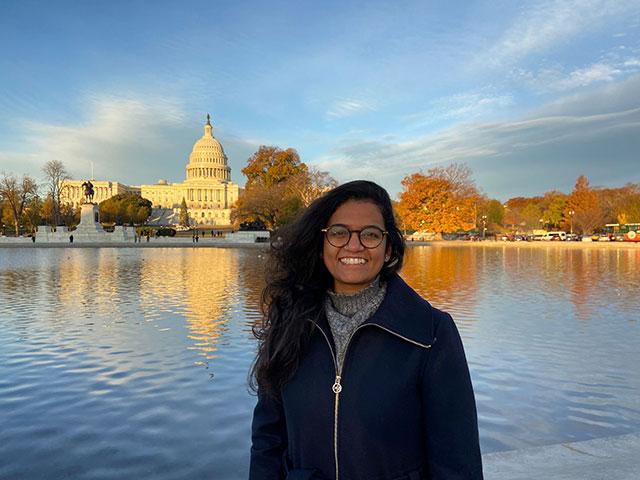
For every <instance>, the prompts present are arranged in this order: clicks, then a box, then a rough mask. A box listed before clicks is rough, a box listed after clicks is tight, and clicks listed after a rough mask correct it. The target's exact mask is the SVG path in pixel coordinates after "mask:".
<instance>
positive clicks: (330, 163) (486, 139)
mask: <svg viewBox="0 0 640 480" xmlns="http://www.w3.org/2000/svg"><path fill="white" fill-rule="evenodd" d="M639 93H640V78H638V79H636V80H635V81H633V82H627V83H626V84H625V85H623V86H618V91H617V93H616V95H617V97H618V98H619V99H620V102H621V103H624V100H623V99H626V100H627V101H629V100H630V99H633V98H635V100H631V101H630V103H628V104H627V107H626V108H619V109H617V110H615V111H607V110H606V108H607V107H606V106H605V102H604V101H598V100H597V99H596V98H595V97H597V96H602V97H603V99H606V98H607V96H608V95H610V94H611V92H608V91H606V89H603V90H602V91H600V92H596V93H594V92H591V93H589V95H582V96H580V97H578V96H576V97H572V99H571V101H567V102H566V103H565V104H564V111H565V112H567V113H565V114H559V113H557V106H556V105H551V106H550V107H549V108H548V109H547V110H546V111H545V109H539V110H538V111H537V112H536V114H535V115H531V116H529V117H521V118H520V119H517V120H512V121H503V122H491V123H489V122H479V123H466V124H458V125H456V126H453V127H450V128H447V129H445V130H442V131H440V132H437V133H434V134H429V135H426V136H422V137H417V138H415V139H413V140H411V141H407V142H396V143H393V142H382V141H380V140H377V139H373V140H372V139H361V140H359V141H352V142H350V143H348V144H344V145H342V146H340V147H339V148H337V149H335V150H334V151H332V152H330V154H328V155H326V156H325V157H323V158H321V159H318V164H319V166H320V167H321V168H323V169H327V170H329V171H331V172H332V174H334V175H335V176H336V177H337V178H339V179H340V180H342V181H344V180H349V179H354V178H380V179H381V181H383V183H385V184H387V185H389V186H390V188H391V189H392V190H394V191H397V189H398V186H399V180H400V179H401V178H402V176H404V175H406V174H409V173H413V172H415V171H418V170H421V169H426V168H430V167H431V166H434V165H438V164H446V163H450V162H468V163H469V164H471V165H472V166H473V165H476V166H477V165H485V166H486V165H487V164H490V165H492V168H497V170H496V171H495V172H494V173H493V175H492V173H491V171H487V170H486V169H485V170H484V171H483V174H484V176H485V177H484V178H487V175H488V177H489V178H491V177H493V180H492V183H493V185H492V187H493V188H492V189H493V190H495V189H497V190H500V189H501V188H505V189H506V188H511V189H512V190H515V191H518V189H520V190H521V191H522V188H524V187H525V185H526V186H532V185H536V184H538V185H542V184H543V183H544V182H545V181H546V182H547V183H549V181H550V180H552V179H550V178H549V169H554V172H555V173H554V175H556V174H558V175H559V174H560V173H567V175H569V177H570V179H571V181H573V180H574V179H575V176H574V175H577V173H576V172H577V170H576V168H577V167H578V165H581V164H584V165H585V166H586V165H587V164H588V162H589V156H588V155H587V156H585V157H584V158H575V155H576V154H575V150H576V149H580V148H581V146H583V145H589V144H590V142H592V141H593V140H594V139H598V141H599V142H600V145H607V146H610V145H612V144H614V143H616V142H617V140H616V141H614V140H613V139H615V138H618V137H619V136H620V135H622V136H623V138H626V139H627V140H628V138H629V135H631V132H634V131H637V129H638V128H639V127H640V100H639V99H640V96H639V95H638V94H639ZM584 102H587V103H589V102H591V105H598V106H599V107H602V110H601V111H599V112H598V111H591V112H588V113H587V112H576V113H571V112H572V110H573V106H574V105H579V104H580V103H584ZM618 143H619V142H618ZM631 144H633V145H634V148H636V149H637V148H638V147H640V139H637V140H635V142H633V141H631V142H630V143H629V141H626V144H625V145H624V147H625V148H628V151H626V153H625V154H624V156H623V162H622V164H623V165H626V167H624V168H625V169H626V170H624V171H623V170H620V171H618V172H615V168H612V166H613V165H614V163H615V162H614V160H615V159H614V158H613V157H612V158H607V160H606V163H604V164H602V165H609V166H608V167H606V168H605V169H604V171H603V178H602V181H606V177H607V175H608V176H611V175H614V174H615V175H622V174H624V175H626V176H627V181H639V180H640V172H638V171H637V169H635V168H633V167H632V163H633V162H632V161H631V157H630V156H634V155H635V153H633V152H634V151H637V150H633V149H631V148H630V147H629V145H631ZM607 148H610V147H607ZM570 151H573V153H569V152H570ZM534 158H535V159H539V158H541V159H542V160H539V162H540V164H536V163H535V162H534V161H533V159H534ZM601 160H603V159H601ZM564 165H566V166H567V167H570V168H567V172H564V171H563V168H564ZM607 168H608V169H609V172H608V174H607ZM612 170H614V171H612ZM507 171H511V175H505V177H508V176H510V177H511V180H510V181H511V182H512V183H511V187H506V186H505V185H506V183H505V184H502V185H501V183H502V182H501V181H500V180H499V179H498V178H496V177H495V175H496V174H498V175H500V173H499V172H501V173H504V172H507ZM518 172H519V174H520V175H525V178H523V179H522V181H523V182H526V183H525V184H520V185H517V184H516V182H514V179H515V175H516V174H518ZM555 179H556V178H554V180H555ZM504 182H507V179H506V178H505V179H504ZM540 188H542V189H544V188H545V187H543V186H541V187H540ZM540 191H544V190H540Z"/></svg>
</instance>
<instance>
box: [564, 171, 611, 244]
mask: <svg viewBox="0 0 640 480" xmlns="http://www.w3.org/2000/svg"><path fill="white" fill-rule="evenodd" d="M571 211H573V212H574V214H573V215H571V214H570V213H569V212H571ZM564 214H565V215H564V217H565V218H566V219H570V217H571V216H572V217H573V227H574V230H577V231H579V232H580V233H583V234H584V233H592V232H594V231H595V230H596V229H597V228H598V227H600V226H602V224H603V220H604V216H603V212H602V209H601V207H600V203H599V202H598V195H597V193H596V192H595V191H594V190H593V189H592V188H591V187H590V185H589V180H587V177H585V176H584V175H580V176H579V177H578V179H577V180H576V185H575V187H574V189H573V192H571V195H570V196H569V199H568V200H567V206H566V208H565V211H564Z"/></svg>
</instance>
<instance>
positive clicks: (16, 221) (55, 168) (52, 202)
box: [0, 160, 80, 235]
mask: <svg viewBox="0 0 640 480" xmlns="http://www.w3.org/2000/svg"><path fill="white" fill-rule="evenodd" d="M42 173H43V177H44V182H43V183H42V184H38V182H37V181H36V179H34V178H33V177H31V176H30V175H23V176H22V177H21V178H20V177H18V176H16V175H14V174H11V173H6V172H2V173H1V174H0V228H2V229H3V230H4V227H5V226H6V227H10V228H11V229H12V230H13V232H14V234H15V235H20V233H22V232H25V231H26V232H34V231H35V230H36V229H37V228H38V225H42V224H49V225H53V226H56V225H67V226H72V225H75V224H77V223H78V222H79V221H80V212H79V210H78V209H75V208H73V206H72V205H68V204H65V203H63V202H62V195H63V191H64V190H63V189H64V185H65V182H66V181H67V180H69V174H68V172H67V170H66V168H65V166H64V164H63V163H62V162H60V161H59V160H50V161H48V162H47V163H45V164H44V166H43V167H42Z"/></svg>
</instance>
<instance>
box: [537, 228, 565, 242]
mask: <svg viewBox="0 0 640 480" xmlns="http://www.w3.org/2000/svg"><path fill="white" fill-rule="evenodd" d="M566 239H567V234H566V233H565V232H560V231H558V232H547V233H545V234H544V235H543V236H542V240H544V241H546V242H549V241H556V242H557V241H564V240H566Z"/></svg>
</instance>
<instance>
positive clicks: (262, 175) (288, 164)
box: [242, 145, 307, 189]
mask: <svg viewBox="0 0 640 480" xmlns="http://www.w3.org/2000/svg"><path fill="white" fill-rule="evenodd" d="M304 171H307V166H306V165H305V164H304V163H302V162H301V161H300V156H299V155H298V152H296V151H295V149H293V148H287V149H286V150H281V149H279V148H278V147H274V146H270V147H268V146H265V145H262V146H261V147H260V148H259V149H258V151H257V152H256V153H254V154H253V155H252V156H251V157H250V158H249V160H247V166H246V167H244V168H243V169H242V173H243V174H244V175H245V176H246V177H247V183H246V185H245V188H246V189H249V188H251V187H252V186H254V185H256V184H260V185H262V186H265V187H271V186H273V185H276V184H278V183H281V182H283V181H285V180H288V179H289V178H291V177H293V176H294V175H296V174H297V173H300V172H304Z"/></svg>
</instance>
